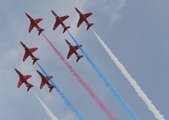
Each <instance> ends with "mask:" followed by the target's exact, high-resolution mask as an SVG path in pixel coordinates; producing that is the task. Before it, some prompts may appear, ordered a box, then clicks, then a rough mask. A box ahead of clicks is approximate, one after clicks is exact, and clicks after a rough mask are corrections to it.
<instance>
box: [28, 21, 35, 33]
mask: <svg viewBox="0 0 169 120" xmlns="http://www.w3.org/2000/svg"><path fill="white" fill-rule="evenodd" d="M33 28H34V25H33V24H32V23H31V24H30V26H29V30H28V32H31V31H32V29H33Z"/></svg>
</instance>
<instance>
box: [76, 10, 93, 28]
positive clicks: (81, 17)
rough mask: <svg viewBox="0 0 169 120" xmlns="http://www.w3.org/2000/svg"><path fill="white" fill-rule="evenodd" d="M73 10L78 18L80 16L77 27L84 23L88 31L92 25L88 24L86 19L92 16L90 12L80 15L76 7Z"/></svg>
mask: <svg viewBox="0 0 169 120" xmlns="http://www.w3.org/2000/svg"><path fill="white" fill-rule="evenodd" d="M75 10H76V11H77V12H78V14H79V16H80V18H79V21H78V23H77V27H79V26H80V25H81V24H82V22H83V21H85V22H86V25H87V30H88V29H89V28H90V27H91V26H92V25H94V23H89V22H88V21H87V18H88V17H89V16H90V15H92V13H91V12H89V13H85V14H82V13H81V12H80V11H79V10H78V9H77V8H76V7H75Z"/></svg>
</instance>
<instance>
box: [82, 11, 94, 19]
mask: <svg viewBox="0 0 169 120" xmlns="http://www.w3.org/2000/svg"><path fill="white" fill-rule="evenodd" d="M90 15H92V13H91V12H89V13H86V14H83V16H84V17H85V18H88V17H89V16H90Z"/></svg>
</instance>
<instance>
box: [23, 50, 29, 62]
mask: <svg viewBox="0 0 169 120" xmlns="http://www.w3.org/2000/svg"><path fill="white" fill-rule="evenodd" d="M28 56H29V54H28V53H27V52H26V51H25V54H24V56H23V61H25V60H26V59H27V58H28Z"/></svg>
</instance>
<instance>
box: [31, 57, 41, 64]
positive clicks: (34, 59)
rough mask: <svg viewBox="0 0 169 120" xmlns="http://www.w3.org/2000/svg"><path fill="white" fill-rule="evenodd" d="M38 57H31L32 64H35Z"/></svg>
mask: <svg viewBox="0 0 169 120" xmlns="http://www.w3.org/2000/svg"><path fill="white" fill-rule="evenodd" d="M39 59H40V58H36V57H34V58H32V60H33V63H32V64H33V65H34V64H35V62H36V61H37V60H39Z"/></svg>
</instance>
